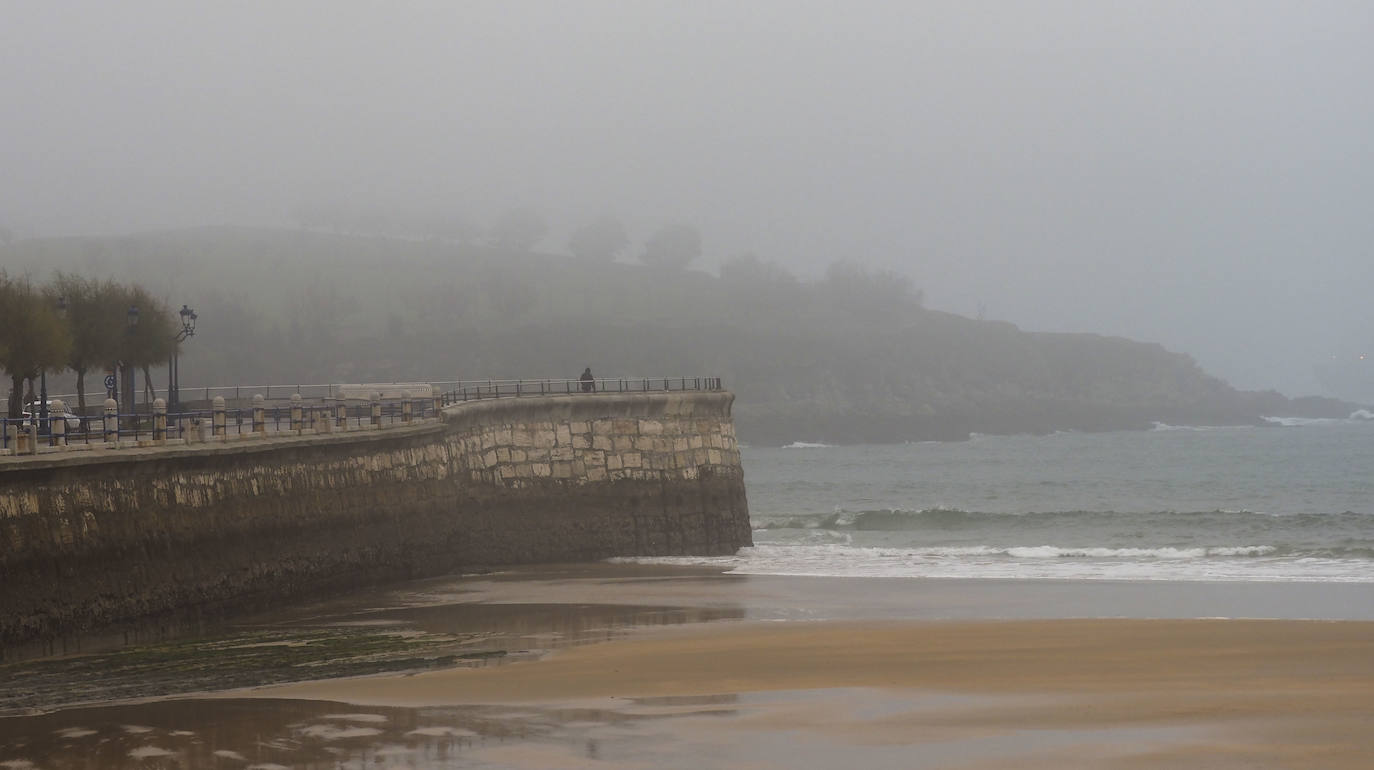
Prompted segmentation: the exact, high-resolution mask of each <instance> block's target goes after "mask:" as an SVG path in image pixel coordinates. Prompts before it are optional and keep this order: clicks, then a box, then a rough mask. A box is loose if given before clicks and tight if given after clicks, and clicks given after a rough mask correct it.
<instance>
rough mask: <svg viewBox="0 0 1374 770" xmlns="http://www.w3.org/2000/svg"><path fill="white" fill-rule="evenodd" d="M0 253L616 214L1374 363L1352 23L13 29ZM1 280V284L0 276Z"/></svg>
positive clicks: (1108, 323)
mask: <svg viewBox="0 0 1374 770" xmlns="http://www.w3.org/2000/svg"><path fill="white" fill-rule="evenodd" d="M5 15H6V18H7V23H6V25H5V27H4V28H3V29H0V96H3V100H0V104H2V105H3V106H2V107H0V110H3V114H4V116H5V120H4V125H5V126H6V141H5V142H3V143H0V168H3V169H4V178H5V184H0V227H7V228H9V229H10V230H12V231H13V232H14V233H15V234H16V235H18V236H20V237H30V236H39V237H46V236H59V235H68V234H114V233H128V232H137V231H143V230H148V229H160V228H175V227H186V226H196V225H204V224H241V225H254V226H257V225H269V226H289V225H290V224H291V222H292V212H293V210H294V209H296V208H298V207H300V206H301V205H308V204H314V203H329V204H338V205H348V206H355V207H358V208H361V209H375V210H379V211H403V212H416V213H430V212H435V213H437V212H453V213H454V214H456V215H460V216H463V217H466V218H469V219H471V220H473V221H475V222H478V223H482V224H485V223H489V222H490V221H491V220H492V219H493V218H494V217H495V216H496V215H498V214H499V213H500V212H501V211H503V210H505V209H508V208H510V207H512V206H517V205H528V206H533V207H536V208H538V209H540V210H542V211H543V212H544V213H545V215H546V216H547V217H548V218H549V220H550V223H551V224H552V225H553V227H552V231H551V233H550V235H549V237H548V238H547V239H546V240H545V241H544V242H543V243H542V244H541V246H540V250H543V251H566V243H567V236H568V233H569V232H570V231H571V229H572V228H574V227H576V226H577V225H579V224H581V223H583V222H585V221H587V220H589V219H592V218H594V217H595V216H597V215H599V214H602V213H603V212H612V213H614V214H616V215H617V216H619V217H620V218H621V219H623V220H624V222H625V224H626V225H627V228H628V229H629V231H630V237H631V240H632V241H633V243H634V245H632V246H631V249H632V250H633V249H635V248H637V247H638V246H639V244H641V243H642V242H643V240H644V238H645V237H646V236H647V235H648V234H649V233H650V232H651V231H652V230H653V229H654V228H656V227H657V226H659V225H661V224H663V223H665V222H674V221H682V222H690V223H692V224H695V225H696V226H698V227H699V228H700V230H701V233H702V237H703V248H704V252H705V254H704V256H703V258H702V259H701V260H700V261H699V262H697V263H696V265H695V266H697V267H702V268H706V269H714V267H715V266H716V265H718V264H719V263H720V262H721V261H722V260H724V259H727V258H729V257H730V256H733V255H736V254H740V253H745V252H751V253H754V254H757V255H758V256H759V257H760V258H763V259H766V260H772V261H776V262H778V263H779V264H782V265H783V266H785V267H787V268H788V269H789V270H792V271H794V272H796V273H798V274H800V275H803V276H814V275H818V274H819V273H820V272H821V271H823V270H824V267H825V265H827V264H828V263H830V262H833V261H836V260H841V259H847V260H854V261H858V262H861V263H864V264H867V265H871V266H874V267H879V268H887V269H894V270H898V271H900V272H902V273H904V274H906V275H908V276H910V277H911V278H912V280H913V281H914V283H915V285H916V286H918V287H920V288H922V289H923V290H924V291H925V296H926V302H927V305H928V306H929V307H932V308H936V309H941V310H949V311H953V312H956V313H960V314H963V315H968V316H976V315H978V314H980V312H981V313H983V314H985V315H986V317H988V318H992V319H1000V320H1008V321H1011V322H1013V323H1016V324H1017V325H1019V326H1021V327H1022V328H1025V329H1029V330H1042V331H1086V332H1098V333H1102V334H1111V335H1121V336H1126V337H1130V338H1134V339H1139V340H1146V341H1154V342H1160V343H1161V344H1163V345H1165V346H1166V347H1168V348H1170V349H1172V350H1177V351H1180V352H1185V353H1189V354H1191V355H1192V356H1194V357H1195V358H1196V359H1197V360H1198V361H1199V363H1200V364H1201V365H1202V366H1203V367H1204V368H1205V369H1206V370H1208V371H1209V372H1211V373H1214V374H1216V375H1218V376H1221V377H1223V378H1225V379H1226V380H1228V381H1229V382H1231V383H1232V384H1234V385H1236V386H1238V387H1242V388H1247V389H1264V388H1271V387H1272V388H1277V389H1279V390H1282V391H1284V392H1286V393H1289V394H1292V395H1301V394H1305V393H1313V392H1319V391H1320V388H1319V387H1318V385H1317V384H1316V382H1315V381H1314V379H1313V377H1312V373H1311V365H1312V364H1313V363H1316V362H1317V361H1319V360H1322V359H1325V358H1327V357H1329V356H1331V355H1341V356H1345V355H1353V354H1356V353H1364V352H1369V353H1374V350H1366V349H1364V348H1363V347H1362V346H1369V347H1371V348H1374V339H1371V337H1372V336H1374V335H1371V330H1372V329H1374V307H1371V303H1370V302H1369V301H1368V299H1367V293H1368V287H1369V286H1370V285H1371V282H1372V281H1371V279H1374V254H1371V253H1370V252H1371V245H1370V244H1371V243H1374V218H1371V217H1370V216H1369V215H1368V214H1367V212H1366V209H1367V201H1368V200H1370V199H1371V193H1374V173H1371V172H1374V149H1371V147H1370V145H1369V142H1368V136H1370V135H1371V129H1372V128H1374V94H1371V90H1370V89H1369V88H1368V87H1367V83H1366V82H1365V81H1367V79H1368V77H1367V73H1369V72H1371V71H1374V53H1371V50H1370V48H1369V46H1368V45H1367V43H1366V42H1365V40H1364V38H1365V37H1366V32H1367V30H1369V29H1371V28H1374V7H1371V6H1369V5H1367V4H1364V3H1359V2H1326V3H1306V4H1301V5H1298V4H1290V3H1261V2H1213V3H1205V4H1192V3H1182V2H1149V3H1146V2H1141V3H1124V2H1122V3H1089V2H1047V1H1045V2H1034V3H1025V4H1016V5H1011V4H999V3H967V2H928V3H921V4H909V3H877V2H873V3H849V4H844V5H842V6H841V5H839V4H821V3H798V2H783V1H782V0H772V1H770V2H750V3H737V2H701V3H692V4H675V3H668V2H638V3H633V4H626V3H614V2H570V3H559V4H552V3H550V4H545V5H534V4H524V5H518V6H517V5H511V4H505V3H496V2H480V3H479V2H471V3H461V4H455V3H439V2H433V3H402V4H385V5H383V4H372V3H363V2H309V3H306V2H302V3H292V4H286V5H277V4H271V3H261V2H258V3H234V4H222V5H216V6H202V5H187V4H182V3H175V2H170V1H164V2H133V3H123V4H118V5H106V4H98V3H67V4H42V5H40V4H33V5H29V4H19V3H14V4H8V5H7V6H6V14H5ZM0 267H3V265H0Z"/></svg>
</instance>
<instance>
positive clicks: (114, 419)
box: [105, 398, 119, 443]
mask: <svg viewBox="0 0 1374 770" xmlns="http://www.w3.org/2000/svg"><path fill="white" fill-rule="evenodd" d="M105 441H106V442H107V443H108V442H111V441H114V442H117V441H119V403H118V402H117V401H115V400H114V399H113V398H107V399H105Z"/></svg>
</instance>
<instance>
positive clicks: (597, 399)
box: [0, 392, 751, 650]
mask: <svg viewBox="0 0 1374 770" xmlns="http://www.w3.org/2000/svg"><path fill="white" fill-rule="evenodd" d="M733 398H734V397H733V395H732V394H730V393H727V392H701V393H696V392H689V393H636V394H624V395H621V394H600V393H598V394H578V395H572V396H556V397H538V398H519V399H493V400H489V401H476V402H468V403H464V404H458V405H455V406H451V407H447V408H446V409H445V410H444V412H443V414H442V416H441V419H439V420H431V421H426V422H422V423H419V424H414V425H409V426H403V427H396V428H389V429H386V430H382V431H372V432H364V433H348V434H333V435H316V436H287V437H273V438H266V439H260V440H255V441H244V442H229V443H218V444H217V443H210V444H204V445H193V446H182V447H165V448H147V449H127V450H119V451H107V452H81V453H76V454H71V455H42V456H37V457H29V458H6V459H4V460H0V581H3V582H0V586H3V588H0V650H3V649H5V648H10V649H14V648H16V647H17V646H20V645H32V643H34V642H43V641H49V642H50V641H52V640H57V639H62V638H64V637H74V636H79V635H82V634H86V633H90V632H93V631H96V630H99V629H110V628H118V627H120V626H122V625H130V626H131V625H135V624H146V622H147V620H148V619H149V618H161V617H168V618H171V617H188V616H189V617H194V616H195V615H197V614H198V613H205V614H211V615H218V614H222V613H224V612H226V611H229V610H232V609H234V608H236V607H246V606H264V605H269V604H271V603H273V602H277V601H280V600H281V599H282V598H284V597H293V596H309V595H313V594H319V593H322V592H326V591H332V590H340V589H346V588H348V587H351V586H357V585H363V584H368V583H375V582H380V581H386V580H397V579H407V578H415V577H422V576H427V575H436V574H443V573H447V572H453V571H458V570H470V569H478V568H482V567H488V566H495V565H503V564H517V563H530V562H555V561H578V560H590V559H601V558H606V557H610V556H631V555H674V554H722V553H731V552H733V551H735V550H736V549H738V548H739V547H741V546H744V545H749V544H750V542H751V535H750V528H749V519H748V507H747V502H746V499H745V492H744V479H743V471H742V469H741V466H740V462H739V451H738V447H737V445H736V443H735V437H734V426H733V423H732V421H731V417H730V407H731V404H732V402H733Z"/></svg>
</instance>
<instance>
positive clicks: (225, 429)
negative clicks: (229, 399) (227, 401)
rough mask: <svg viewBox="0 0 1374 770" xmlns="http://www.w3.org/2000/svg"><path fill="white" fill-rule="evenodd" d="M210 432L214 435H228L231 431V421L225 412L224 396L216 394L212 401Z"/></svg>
mask: <svg viewBox="0 0 1374 770" xmlns="http://www.w3.org/2000/svg"><path fill="white" fill-rule="evenodd" d="M210 404H211V407H210V408H211V413H210V434H211V435H214V436H227V435H228V433H229V423H228V420H227V417H226V415H225V413H224V396H215V400H214V401H211V402H210Z"/></svg>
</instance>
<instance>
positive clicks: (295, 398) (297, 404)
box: [291, 393, 305, 432]
mask: <svg viewBox="0 0 1374 770" xmlns="http://www.w3.org/2000/svg"><path fill="white" fill-rule="evenodd" d="M304 427H305V415H304V410H303V408H302V406H301V394H299V393H292V394H291V430H294V431H297V432H299V431H300V430H301V429H303V428H304Z"/></svg>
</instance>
